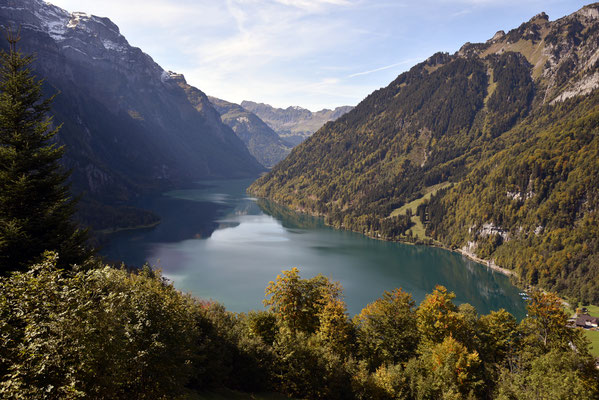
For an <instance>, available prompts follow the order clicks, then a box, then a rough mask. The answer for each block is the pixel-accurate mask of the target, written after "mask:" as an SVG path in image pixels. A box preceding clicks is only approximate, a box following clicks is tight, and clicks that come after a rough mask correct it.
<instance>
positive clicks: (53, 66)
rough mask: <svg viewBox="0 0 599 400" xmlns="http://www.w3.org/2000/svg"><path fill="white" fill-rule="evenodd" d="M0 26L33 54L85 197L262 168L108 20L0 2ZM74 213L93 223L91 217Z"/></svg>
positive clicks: (122, 195)
mask: <svg viewBox="0 0 599 400" xmlns="http://www.w3.org/2000/svg"><path fill="white" fill-rule="evenodd" d="M0 24H1V25H2V28H3V29H4V28H5V27H12V28H13V29H16V27H20V34H21V37H22V40H21V41H20V43H19V49H20V50H21V51H22V52H24V53H34V54H35V55H36V62H35V64H34V68H35V72H36V74H37V75H38V76H40V77H43V78H44V79H45V81H46V85H45V89H46V92H47V94H48V95H53V94H55V93H57V92H58V93H59V95H58V96H57V97H56V99H55V101H54V103H53V113H54V115H55V121H56V123H61V124H63V127H62V129H61V132H60V135H59V141H60V143H61V144H65V145H66V146H67V153H66V156H65V160H64V161H65V164H66V165H67V167H69V168H72V169H73V177H72V179H73V183H74V190H75V191H77V192H79V191H85V192H86V193H87V195H86V196H85V198H87V199H93V202H96V201H100V202H102V203H107V202H108V203H114V202H117V201H123V200H127V199H130V198H132V197H133V196H135V195H136V194H138V193H140V192H142V191H144V190H147V189H150V188H155V189H159V188H164V187H168V186H172V185H180V184H183V183H185V182H190V181H193V180H197V179H200V178H216V177H240V176H251V175H253V174H257V173H259V172H260V171H261V170H262V167H261V166H260V165H259V164H258V163H257V161H256V160H255V159H254V158H253V157H252V156H251V155H250V154H249V152H248V151H247V149H246V148H245V146H244V144H243V142H242V141H241V140H239V138H237V136H236V135H235V134H234V133H233V131H232V130H231V129H230V128H229V127H227V126H226V125H224V124H222V122H221V120H220V117H219V114H218V113H217V112H216V111H215V110H214V109H213V108H212V106H211V105H210V103H209V101H208V100H207V98H206V97H205V96H204V97H203V98H202V99H200V103H199V104H192V102H191V101H190V99H189V98H188V95H187V94H186V91H185V90H184V89H183V88H182V87H181V85H180V81H181V79H182V78H181V77H179V76H177V75H175V74H172V73H168V72H166V71H164V70H163V69H162V68H161V67H160V66H159V65H158V64H156V63H155V62H154V61H153V60H152V59H151V58H150V57H149V56H148V55H147V54H145V53H143V52H142V51H141V50H140V49H138V48H135V47H132V46H130V45H129V43H128V42H127V40H126V39H125V38H124V37H123V36H122V35H121V34H120V32H119V28H118V27H117V26H116V25H115V24H114V23H112V22H111V21H110V20H109V19H107V18H100V17H96V16H89V15H87V14H84V13H68V12H67V11H65V10H63V9H61V8H58V7H55V6H53V5H51V4H48V3H45V2H44V1H41V0H0ZM0 45H1V46H4V48H6V43H1V44H0ZM90 202H92V200H90V201H89V202H88V203H87V204H88V205H89V204H90ZM103 212H104V211H103ZM83 214H84V215H85V216H86V217H88V218H91V219H93V220H95V218H94V212H93V211H89V210H87V211H84V213H83ZM104 219H105V218H99V219H98V220H97V221H96V222H98V223H101V221H102V220H104Z"/></svg>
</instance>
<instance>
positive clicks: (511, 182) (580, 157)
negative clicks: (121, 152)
mask: <svg viewBox="0 0 599 400" xmlns="http://www.w3.org/2000/svg"><path fill="white" fill-rule="evenodd" d="M597 88H599V3H595V4H592V5H588V6H586V7H584V8H582V9H581V10H579V11H577V12H576V13H573V14H572V15H569V16H566V17H564V18H560V19H558V20H556V21H549V19H548V17H547V15H546V14H544V13H542V14H539V15H537V16H535V17H533V18H532V19H531V20H530V21H528V22H526V23H523V24H522V25H521V26H520V27H518V28H516V29H513V30H511V31H509V32H508V33H507V34H506V33H504V32H498V33H497V34H496V35H495V36H494V37H493V38H492V39H490V40H489V41H487V42H486V43H477V44H472V43H466V44H465V45H464V46H463V47H462V48H461V49H460V50H459V51H458V52H457V53H455V54H453V55H449V54H446V53H438V54H435V55H433V56H432V57H430V58H429V59H428V60H426V61H425V62H423V63H420V64H418V65H416V66H414V67H413V68H412V69H411V70H409V71H408V72H406V73H403V74H401V75H399V76H398V77H397V79H395V80H394V81H393V82H391V84H389V86H387V87H385V88H382V89H380V90H377V91H375V92H373V93H372V94H371V95H369V96H368V97H367V98H366V99H365V100H364V101H362V102H361V103H360V104H359V105H358V106H357V107H356V108H354V109H353V110H352V111H351V112H349V113H348V114H345V115H344V116H342V117H341V118H339V119H338V120H337V121H336V122H334V123H329V124H327V125H325V126H324V127H323V128H321V129H320V130H319V131H318V132H317V133H315V134H314V135H313V136H311V137H310V138H309V139H308V140H306V141H305V142H304V143H302V144H301V145H300V146H298V147H297V148H296V149H295V150H294V151H293V152H292V153H291V154H290V155H289V157H287V158H286V159H285V160H284V161H282V162H281V163H280V164H278V165H277V166H276V167H275V168H273V170H272V171H271V172H270V173H269V174H267V175H266V176H264V177H262V178H261V179H259V180H258V181H256V182H255V183H254V184H253V186H252V187H251V188H250V190H251V191H252V192H253V193H254V194H256V195H258V196H263V197H269V198H272V199H274V200H276V201H277V202H280V203H283V204H285V205H289V206H291V207H293V208H295V209H297V210H302V211H305V212H309V213H312V214H317V215H323V216H325V217H326V220H327V222H328V223H330V224H331V225H333V226H336V227H340V228H345V229H351V230H355V231H359V232H363V233H365V234H368V235H371V236H374V237H380V238H387V239H399V240H407V241H414V242H420V243H423V242H424V243H436V244H440V245H443V246H445V247H448V248H451V249H455V250H459V251H461V252H462V253H464V254H468V255H470V256H473V257H480V258H483V259H486V260H488V262H489V263H490V264H493V263H496V264H498V265H500V266H502V267H504V268H507V269H509V270H511V271H513V273H514V276H515V278H516V279H519V280H520V282H521V283H522V284H526V283H530V284H534V285H540V286H542V287H545V288H548V289H552V290H556V291H559V292H560V293H562V294H564V295H567V296H570V297H572V298H573V299H576V300H583V301H585V302H599V285H597V282H599V224H598V221H599V190H598V189H597V188H599V91H598V90H597Z"/></svg>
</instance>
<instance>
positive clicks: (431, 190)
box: [390, 182, 451, 217]
mask: <svg viewBox="0 0 599 400" xmlns="http://www.w3.org/2000/svg"><path fill="white" fill-rule="evenodd" d="M449 186H451V183H450V182H443V183H438V184H436V185H433V186H429V187H427V188H426V189H425V190H424V192H425V194H424V196H422V197H420V198H418V199H416V200H414V201H411V202H409V203H407V204H404V205H403V206H401V207H399V208H396V209H395V210H393V212H392V213H391V215H390V216H391V217H395V216H397V215H405V214H406V211H407V210H408V209H411V210H412V213H415V212H416V209H417V208H418V206H419V205H420V204H422V203H423V202H424V201H425V200H429V199H430V198H431V196H433V195H434V194H436V193H437V192H438V191H439V190H441V189H445V188H446V187H449Z"/></svg>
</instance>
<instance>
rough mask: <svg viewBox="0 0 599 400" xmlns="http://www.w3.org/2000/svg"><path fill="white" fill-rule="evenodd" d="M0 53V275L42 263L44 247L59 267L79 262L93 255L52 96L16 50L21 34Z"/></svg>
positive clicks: (9, 39) (14, 37)
mask: <svg viewBox="0 0 599 400" xmlns="http://www.w3.org/2000/svg"><path fill="white" fill-rule="evenodd" d="M8 41H9V43H10V49H9V51H8V52H4V51H2V52H1V53H0V273H5V272H6V271H9V270H15V269H24V268H26V267H27V266H28V265H31V264H32V263H34V262H37V261H40V259H41V255H42V253H43V252H44V251H46V250H52V251H56V252H58V254H59V257H60V261H59V265H60V266H62V267H66V266H68V265H72V264H75V263H81V262H83V261H85V259H86V258H87V257H88V256H89V255H90V251H89V249H88V248H87V247H86V245H85V243H86V240H87V236H88V233H87V231H86V230H80V229H78V228H77V226H76V224H75V223H74V222H73V221H72V217H73V214H74V212H75V205H76V200H75V199H71V198H70V194H69V185H68V184H67V179H68V176H69V173H68V172H65V171H64V170H63V169H62V168H61V166H60V164H59V161H60V159H61V157H62V155H63V154H64V151H65V150H64V147H62V146H57V145H56V144H55V143H53V140H52V139H53V138H54V137H55V136H56V134H57V133H58V130H59V128H60V127H53V125H52V117H50V116H49V115H48V112H49V111H50V104H51V102H52V99H53V98H52V97H51V98H48V99H44V98H43V96H42V81H40V80H37V79H36V78H35V77H34V76H33V74H32V73H31V70H30V68H29V67H30V65H31V63H32V61H33V58H32V57H31V56H24V55H23V54H21V53H20V52H18V51H17V49H16V45H17V42H18V41H19V37H18V35H16V36H15V35H13V34H11V33H8Z"/></svg>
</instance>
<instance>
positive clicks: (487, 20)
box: [50, 0, 589, 110]
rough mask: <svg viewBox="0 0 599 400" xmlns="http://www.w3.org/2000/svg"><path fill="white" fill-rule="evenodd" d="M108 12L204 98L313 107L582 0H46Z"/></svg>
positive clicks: (345, 99) (358, 96) (348, 100)
mask: <svg viewBox="0 0 599 400" xmlns="http://www.w3.org/2000/svg"><path fill="white" fill-rule="evenodd" d="M50 2H51V3H53V4H55V5H58V6H60V7H62V8H65V9H66V10H68V11H84V12H87V13H90V14H94V15H99V16H105V17H109V18H110V19H111V20H112V21H114V22H115V23H116V24H117V25H119V27H120V29H121V33H123V34H124V35H125V36H126V37H127V39H128V40H129V43H131V44H132V45H134V46H137V47H140V48H141V49H142V50H143V51H145V52H146V53H148V54H149V55H150V56H152V57H153V58H154V60H155V61H156V62H158V63H159V64H160V65H161V66H162V67H163V68H165V69H167V70H173V71H175V72H179V73H183V74H184V75H185V77H186V78H187V81H188V82H189V83H190V84H192V85H194V86H197V87H198V88H200V89H201V90H203V91H204V92H206V93H207V94H209V95H213V96H217V97H220V98H222V99H225V100H229V101H233V102H237V103H239V102H241V101H242V100H253V101H259V102H264V103H268V104H271V105H274V106H277V107H287V106H290V105H299V106H302V107H306V108H309V109H311V110H318V109H321V108H324V107H327V108H332V107H336V106H340V105H346V104H349V105H355V104H357V103H358V102H360V101H361V100H362V99H363V98H364V97H365V96H367V95H368V94H369V93H371V92H372V91H373V90H376V89H378V88H380V87H383V86H386V85H387V84H388V83H389V82H391V81H392V80H393V79H394V78H395V77H396V76H397V75H399V74H400V73H401V72H403V71H406V70H408V69H409V68H410V67H411V66H413V65H414V64H416V63H417V62H419V61H422V60H424V59H426V58H428V57H429V56H430V55H432V54H433V53H435V52H437V51H446V52H449V53H453V52H455V51H457V50H458V49H459V48H460V47H461V45H462V44H463V43H465V42H467V41H469V42H483V41H486V40H487V39H489V38H490V37H492V36H493V34H494V33H495V32H497V31H498V30H505V31H506V32H507V31H508V30H509V29H513V28H516V27H517V26H519V25H520V24H521V23H522V22H525V21H528V20H529V19H530V18H531V17H533V16H534V15H536V14H538V13H539V12H541V11H545V12H546V13H547V14H548V15H549V18H550V19H551V20H555V19H557V18H560V17H562V16H564V15H567V14H570V13H572V12H574V11H576V10H578V9H579V8H581V7H582V6H583V5H585V4H588V3H589V1H586V2H583V1H579V0H418V1H413V0H410V1H408V0H101V1H99V0H51V1H50Z"/></svg>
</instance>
